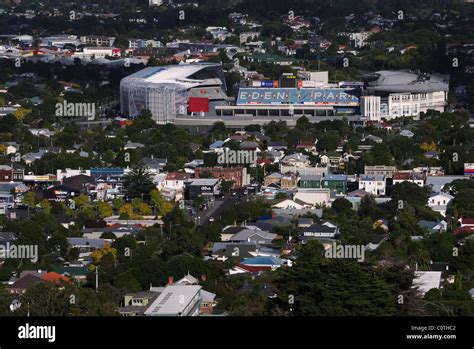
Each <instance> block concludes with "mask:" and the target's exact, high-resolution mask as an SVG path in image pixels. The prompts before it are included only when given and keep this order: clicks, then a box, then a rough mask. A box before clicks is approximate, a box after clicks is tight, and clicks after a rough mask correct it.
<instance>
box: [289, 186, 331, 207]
mask: <svg viewBox="0 0 474 349" xmlns="http://www.w3.org/2000/svg"><path fill="white" fill-rule="evenodd" d="M293 200H294V201H295V202H297V203H299V204H301V205H303V206H320V207H322V206H325V205H329V202H330V200H331V190H330V189H328V188H320V189H307V188H300V189H298V191H297V192H296V194H295V195H294V197H293Z"/></svg>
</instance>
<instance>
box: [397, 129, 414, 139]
mask: <svg viewBox="0 0 474 349" xmlns="http://www.w3.org/2000/svg"><path fill="white" fill-rule="evenodd" d="M400 136H403V137H407V138H413V137H414V136H415V134H414V133H413V132H411V131H410V130H402V131H401V132H400Z"/></svg>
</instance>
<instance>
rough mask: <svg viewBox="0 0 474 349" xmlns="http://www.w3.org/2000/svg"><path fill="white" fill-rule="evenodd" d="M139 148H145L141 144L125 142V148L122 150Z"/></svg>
mask: <svg viewBox="0 0 474 349" xmlns="http://www.w3.org/2000/svg"><path fill="white" fill-rule="evenodd" d="M139 148H145V145H144V144H142V143H134V142H127V144H125V146H124V147H123V149H124V150H129V149H132V150H135V149H139Z"/></svg>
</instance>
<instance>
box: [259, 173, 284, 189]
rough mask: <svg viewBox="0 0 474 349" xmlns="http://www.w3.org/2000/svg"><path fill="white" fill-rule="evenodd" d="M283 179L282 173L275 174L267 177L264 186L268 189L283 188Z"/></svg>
mask: <svg viewBox="0 0 474 349" xmlns="http://www.w3.org/2000/svg"><path fill="white" fill-rule="evenodd" d="M282 178H283V174H281V173H280V172H273V173H271V174H269V175H267V176H265V179H264V182H263V183H264V186H266V187H268V186H271V185H273V186H274V187H277V188H280V186H281V179H282Z"/></svg>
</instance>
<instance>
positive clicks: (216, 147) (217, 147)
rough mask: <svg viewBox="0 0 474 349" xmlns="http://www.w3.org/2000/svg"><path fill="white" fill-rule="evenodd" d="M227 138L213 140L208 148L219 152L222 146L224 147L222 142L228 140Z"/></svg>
mask: <svg viewBox="0 0 474 349" xmlns="http://www.w3.org/2000/svg"><path fill="white" fill-rule="evenodd" d="M228 140H229V139H226V140H224V141H221V140H219V141H215V142H214V143H212V144H211V145H210V146H209V150H213V151H214V152H220V151H222V148H223V147H224V144H225V143H226V142H227V141H228Z"/></svg>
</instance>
